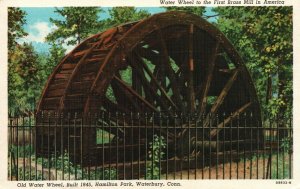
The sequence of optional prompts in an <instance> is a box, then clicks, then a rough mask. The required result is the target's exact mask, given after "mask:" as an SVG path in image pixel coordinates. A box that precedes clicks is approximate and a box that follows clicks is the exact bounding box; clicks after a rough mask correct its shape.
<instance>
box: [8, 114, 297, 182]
mask: <svg viewBox="0 0 300 189" xmlns="http://www.w3.org/2000/svg"><path fill="white" fill-rule="evenodd" d="M251 115H252V114H251V113H245V114H242V115H238V116H235V119H230V121H228V120H226V117H228V116H225V115H214V116H206V117H204V116H198V115H183V114H180V115H173V116H170V115H168V116H166V115H165V114H163V113H159V114H153V113H143V114H139V113H130V114H124V113H114V114H111V113H106V112H101V113H96V114H88V115H85V116H82V115H79V114H76V113H74V114H57V113H42V114H39V115H34V116H26V117H10V118H9V125H8V140H9V141H8V145H9V151H8V170H9V171H8V179H9V180H121V179H151V180H152V179H291V178H292V177H293V174H292V172H293V156H292V154H293V153H292V149H293V143H292V139H293V137H292V136H293V129H292V120H291V119H288V120H282V119H280V120H276V119H275V120H271V119H268V120H265V121H263V122H260V121H258V120H253V119H252V116H251ZM205 119H206V121H207V119H209V120H208V121H209V125H206V126H205V125H204V122H205V121H203V120H205Z"/></svg>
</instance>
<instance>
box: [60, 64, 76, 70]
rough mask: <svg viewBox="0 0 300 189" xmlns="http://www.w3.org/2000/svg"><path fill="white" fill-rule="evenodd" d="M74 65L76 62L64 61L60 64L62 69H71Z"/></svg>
mask: <svg viewBox="0 0 300 189" xmlns="http://www.w3.org/2000/svg"><path fill="white" fill-rule="evenodd" d="M75 67H76V64H70V63H65V64H63V65H62V66H61V69H62V70H72V69H74V68H75Z"/></svg>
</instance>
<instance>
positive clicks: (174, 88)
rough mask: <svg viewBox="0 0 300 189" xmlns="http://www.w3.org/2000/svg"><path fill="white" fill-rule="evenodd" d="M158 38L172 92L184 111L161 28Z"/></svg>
mask: <svg viewBox="0 0 300 189" xmlns="http://www.w3.org/2000/svg"><path fill="white" fill-rule="evenodd" d="M158 38H159V40H160V43H161V51H162V52H161V53H162V62H163V65H164V68H166V72H167V74H168V78H169V80H170V84H171V88H172V91H173V95H174V98H175V101H176V102H177V103H178V104H179V107H180V108H181V109H183V103H182V100H181V98H180V93H179V89H178V87H177V85H176V83H177V82H176V75H175V73H174V70H173V69H172V67H171V65H170V59H169V54H168V49H167V45H166V42H165V40H164V38H163V34H162V32H161V30H160V29H159V28H158Z"/></svg>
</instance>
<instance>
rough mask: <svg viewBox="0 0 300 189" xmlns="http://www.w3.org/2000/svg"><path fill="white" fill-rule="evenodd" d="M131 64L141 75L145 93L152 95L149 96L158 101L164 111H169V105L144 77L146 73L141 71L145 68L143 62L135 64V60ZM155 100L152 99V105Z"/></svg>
mask: <svg viewBox="0 0 300 189" xmlns="http://www.w3.org/2000/svg"><path fill="white" fill-rule="evenodd" d="M131 64H132V65H133V67H134V68H135V69H137V73H138V74H139V78H140V79H141V81H142V84H143V86H144V89H145V90H144V91H145V93H150V92H151V94H148V96H151V97H153V98H155V99H156V100H157V102H158V103H159V104H160V105H161V106H162V108H163V109H164V110H166V111H167V110H168V109H169V108H168V105H167V104H166V103H165V102H164V101H163V99H162V98H161V97H160V96H158V94H157V87H155V86H154V85H150V83H149V81H148V80H147V79H146V77H145V75H144V72H143V71H142V70H141V68H142V67H143V65H144V63H143V61H142V60H139V62H135V61H134V60H132V61H131ZM139 66H141V68H140V69H138V67H139ZM153 98H150V100H151V101H150V103H151V104H154V102H153Z"/></svg>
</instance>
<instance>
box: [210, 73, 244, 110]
mask: <svg viewBox="0 0 300 189" xmlns="http://www.w3.org/2000/svg"><path fill="white" fill-rule="evenodd" d="M238 73H239V69H235V71H234V73H233V74H232V76H231V78H230V79H229V80H228V81H227V83H226V85H225V86H224V88H223V90H222V91H221V93H220V95H219V96H218V98H217V100H216V102H215V103H214V105H213V106H212V108H211V111H210V112H211V113H212V114H214V113H216V112H217V111H218V109H219V107H220V106H221V104H222V103H223V101H224V99H225V97H226V96H227V94H228V92H229V90H230V88H231V87H232V85H233V83H234V81H235V80H236V78H237V75H238Z"/></svg>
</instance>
